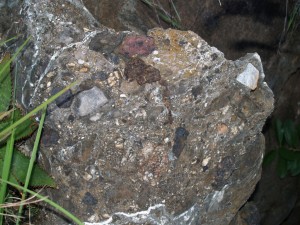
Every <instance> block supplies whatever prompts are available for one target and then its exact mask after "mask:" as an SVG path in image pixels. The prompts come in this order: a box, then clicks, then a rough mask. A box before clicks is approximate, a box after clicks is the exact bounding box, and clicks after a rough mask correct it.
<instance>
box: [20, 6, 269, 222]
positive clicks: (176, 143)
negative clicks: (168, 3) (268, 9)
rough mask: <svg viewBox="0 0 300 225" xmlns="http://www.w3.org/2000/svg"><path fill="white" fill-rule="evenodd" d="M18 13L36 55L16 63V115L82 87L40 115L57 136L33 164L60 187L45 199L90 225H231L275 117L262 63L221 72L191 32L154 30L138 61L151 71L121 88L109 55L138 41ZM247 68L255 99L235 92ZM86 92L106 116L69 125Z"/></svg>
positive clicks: (83, 16)
mask: <svg viewBox="0 0 300 225" xmlns="http://www.w3.org/2000/svg"><path fill="white" fill-rule="evenodd" d="M31 3H35V4H31ZM25 6H26V11H25V12H24V14H25V18H26V24H27V25H28V32H29V34H31V35H32V36H33V43H32V46H31V47H30V48H28V49H27V50H26V51H25V53H24V56H23V57H24V60H22V61H21V63H20V64H21V65H20V66H21V68H22V69H23V70H22V72H25V74H28V76H26V77H21V78H20V80H19V82H20V83H21V84H23V83H24V86H22V88H23V90H25V89H26V90H27V92H22V93H20V99H22V103H23V104H24V105H25V106H26V107H31V105H32V106H34V105H37V104H38V103H39V102H41V101H42V100H43V99H44V98H47V97H49V94H50V93H52V90H53V89H54V88H55V87H57V86H59V87H61V86H65V85H67V84H69V83H70V82H72V81H74V80H80V81H81V82H82V83H81V84H82V85H81V86H77V87H75V88H73V89H72V90H71V92H72V94H73V95H74V100H73V101H72V104H71V105H70V106H69V107H61V108H59V107H57V106H56V105H55V104H53V105H51V106H50V109H49V110H50V112H51V114H50V115H49V116H48V120H47V125H48V126H49V129H50V130H51V129H53V130H55V131H56V132H57V133H58V136H59V143H58V144H57V145H56V146H53V145H52V146H51V148H49V149H48V148H47V149H44V150H43V151H42V156H41V161H43V162H44V164H45V165H49V168H48V171H49V172H50V173H51V174H52V175H53V176H54V177H55V178H56V180H57V182H58V186H59V190H53V191H51V197H52V198H53V199H54V200H55V201H57V202H58V203H60V204H61V205H62V206H64V207H65V208H67V209H69V210H70V211H72V212H74V213H75V214H76V215H77V216H79V217H81V218H82V219H83V220H85V221H89V222H98V220H103V219H104V218H106V217H107V216H106V215H114V216H113V218H112V219H111V220H113V221H112V222H111V224H125V223H128V221H129V220H131V221H130V223H133V222H134V220H133V219H132V216H131V215H132V214H130V213H136V212H139V213H137V214H136V215H137V218H139V215H144V216H143V219H144V220H143V221H140V222H142V223H151V221H152V222H153V220H154V221H155V222H156V223H159V221H163V220H166V221H168V223H169V224H172V223H173V224H229V223H230V221H231V220H232V219H233V218H234V216H235V215H236V213H237V211H238V209H239V208H240V207H241V206H242V205H243V204H244V203H245V202H246V200H247V199H248V198H249V196H250V195H251V193H252V192H253V190H254V188H255V185H256V183H257V182H258V180H259V179H260V172H261V161H262V156H263V152H264V138H263V136H262V134H261V130H262V127H263V125H264V121H265V119H266V118H267V116H268V115H269V114H270V113H271V111H272V108H273V95H272V92H271V91H270V89H269V88H268V86H267V85H266V83H265V82H264V81H263V79H264V72H263V70H262V64H261V60H260V58H259V56H258V55H257V54H249V55H247V56H245V57H244V58H241V59H239V60H236V61H230V60H226V59H225V58H224V55H223V53H222V52H220V51H219V50H218V49H216V48H214V47H210V46H209V45H208V44H207V43H206V42H205V41H204V40H203V39H201V38H200V37H199V36H197V35H196V34H195V33H193V32H191V31H176V30H171V29H168V30H163V29H153V30H150V31H149V32H148V36H150V37H152V38H153V39H154V43H155V50H154V51H152V50H151V51H150V52H149V55H146V56H141V57H140V60H141V63H140V65H142V66H144V64H146V65H148V66H149V67H147V68H152V69H151V70H150V72H149V73H146V72H147V70H146V71H145V73H140V72H134V71H130V73H134V74H133V75H134V76H129V75H128V76H125V75H124V70H125V68H126V67H127V66H128V63H129V62H130V61H128V60H129V59H128V58H126V57H124V56H123V55H121V54H120V52H119V50H118V46H119V45H120V44H121V42H120V40H123V38H124V37H125V36H130V35H136V34H135V33H128V32H115V31H114V30H110V29H107V28H105V27H101V26H100V27H98V28H96V26H97V24H96V23H95V20H94V19H93V17H92V16H91V15H90V14H89V13H88V11H86V10H85V8H84V7H83V6H80V2H77V1H72V2H67V3H66V4H61V3H60V2H59V1H52V2H51V3H48V4H43V2H40V1H27V3H26V4H25ZM82 9H83V10H82ZM62 11H63V12H64V13H61V12H62ZM33 12H34V13H33ZM73 15H77V16H76V17H73ZM96 37H97V39H95V38H96ZM99 37H100V38H99ZM111 37H114V38H111ZM99 39H100V40H101V41H102V43H101V44H100V46H98V47H95V46H96V45H95V43H97V40H99ZM112 42H114V43H112ZM91 43H93V44H91ZM106 45H107V46H106ZM102 49H105V50H106V51H105V52H102ZM95 50H96V51H95ZM34 52H35V54H33V53H34ZM102 53H103V54H102ZM128 56H131V55H130V54H128ZM116 59H118V60H116ZM26 61H27V63H28V66H27V67H26V66H25V65H26ZM249 63H251V64H252V65H253V66H254V67H255V68H256V69H257V71H259V79H258V81H257V87H256V88H253V89H254V90H251V89H250V88H249V87H247V86H244V85H243V84H241V83H240V82H238V81H237V77H238V75H239V74H241V73H243V71H244V70H245V69H246V67H247V65H248V64H249ZM143 68H144V67H143ZM153 70H155V71H159V75H160V76H158V75H157V76H156V77H157V79H154V80H153V79H151V76H149V74H152V71H153ZM97 74H98V76H96V75H97ZM99 74H100V75H99ZM101 74H102V75H101ZM103 74H105V76H104V75H103ZM155 74H156V72H155ZM106 75H108V76H106ZM141 76H142V78H143V79H142V80H143V82H139V81H140V79H141ZM126 77H127V78H128V77H130V78H131V80H127V79H126ZM149 77H150V78H149ZM144 81H145V82H144ZM93 87H95V89H96V90H97V89H98V90H101V92H103V95H102V94H101V96H102V97H103V96H105V98H106V99H107V102H106V101H105V102H106V104H104V105H102V104H100V105H101V107H100V106H99V104H98V106H99V107H93V106H92V107H91V109H92V110H90V111H89V113H88V114H80V116H78V114H77V113H76V110H74V109H76V107H77V105H76V104H77V103H78V102H80V96H82V94H83V93H85V92H86V91H87V90H88V89H90V88H93ZM91 104H93V103H91ZM81 116H82V117H81ZM95 118H96V119H95ZM62 196H63V197H62ZM87 203H88V204H87ZM90 203H91V204H90ZM120 212H124V213H120ZM157 214H159V215H158V216H157ZM185 215H188V216H189V217H188V219H189V220H188V222H184V219H185ZM48 218H49V217H48ZM153 218H154V219H153ZM58 221H59V218H56V217H54V218H51V217H50V218H49V219H48V221H47V220H46V221H45V223H44V224H53V223H54V224H57V223H59V222H58ZM153 223H154V222H153ZM154 224H155V223H154Z"/></svg>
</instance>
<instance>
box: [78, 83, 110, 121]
mask: <svg viewBox="0 0 300 225" xmlns="http://www.w3.org/2000/svg"><path fill="white" fill-rule="evenodd" d="M107 102H108V99H107V98H106V97H105V95H104V93H103V92H102V91H101V90H100V89H99V88H97V87H93V88H92V89H90V90H86V91H83V92H81V93H80V94H79V95H78V103H77V104H76V106H75V111H76V112H77V114H78V115H79V116H86V115H89V114H90V113H93V112H95V111H97V110H98V109H99V108H100V107H101V106H103V105H104V104H105V103H107Z"/></svg>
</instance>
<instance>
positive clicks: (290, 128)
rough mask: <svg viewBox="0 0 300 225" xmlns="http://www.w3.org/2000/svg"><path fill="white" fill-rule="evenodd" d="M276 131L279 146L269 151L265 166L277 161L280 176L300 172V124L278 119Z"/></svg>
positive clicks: (265, 158) (293, 174)
mask: <svg viewBox="0 0 300 225" xmlns="http://www.w3.org/2000/svg"><path fill="white" fill-rule="evenodd" d="M274 131H275V133H276V139H277V142H278V148H276V149H274V150H272V151H269V152H268V153H267V154H266V155H265V157H264V162H263V166H266V165H269V164H270V163H271V162H273V161H276V163H277V164H276V169H277V173H278V175H279V177H280V178H284V177H286V176H288V175H291V176H297V175H299V174H300V142H299V139H300V126H299V125H298V126H297V125H296V124H295V123H294V122H293V121H292V120H286V121H284V122H282V121H281V120H279V119H277V120H276V121H275V123H274Z"/></svg>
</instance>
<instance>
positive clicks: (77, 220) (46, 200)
mask: <svg viewBox="0 0 300 225" xmlns="http://www.w3.org/2000/svg"><path fill="white" fill-rule="evenodd" d="M1 181H2V182H5V183H7V184H9V185H11V186H13V187H15V188H18V189H21V190H23V191H26V192H28V193H29V194H31V195H35V196H36V197H37V198H40V199H43V198H44V199H43V201H44V202H46V203H48V204H49V205H51V206H52V207H54V208H55V209H56V210H58V211H59V212H61V213H63V214H64V215H65V216H67V217H68V218H70V219H71V220H73V221H74V222H75V223H76V224H78V225H85V224H84V223H83V222H81V221H80V220H79V219H78V218H77V217H76V216H74V215H73V214H72V213H70V212H69V211H67V210H66V209H64V208H63V207H61V206H60V205H58V204H57V203H55V202H53V201H51V200H50V199H48V198H45V197H44V196H42V195H40V194H38V193H36V192H34V191H31V190H28V189H25V188H24V187H22V186H20V185H17V184H14V183H11V182H9V181H4V180H1Z"/></svg>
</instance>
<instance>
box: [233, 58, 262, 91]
mask: <svg viewBox="0 0 300 225" xmlns="http://www.w3.org/2000/svg"><path fill="white" fill-rule="evenodd" d="M258 78H259V71H258V70H257V69H256V68H255V67H254V66H253V65H252V64H251V63H248V65H247V67H246V69H245V70H244V71H243V72H242V73H241V74H239V75H238V77H237V78H236V79H237V81H238V82H240V83H242V84H243V85H245V86H247V87H249V88H250V89H251V90H255V89H256V88H257V82H258Z"/></svg>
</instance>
